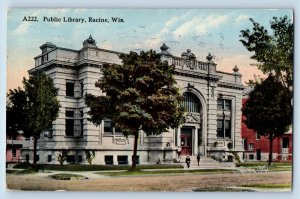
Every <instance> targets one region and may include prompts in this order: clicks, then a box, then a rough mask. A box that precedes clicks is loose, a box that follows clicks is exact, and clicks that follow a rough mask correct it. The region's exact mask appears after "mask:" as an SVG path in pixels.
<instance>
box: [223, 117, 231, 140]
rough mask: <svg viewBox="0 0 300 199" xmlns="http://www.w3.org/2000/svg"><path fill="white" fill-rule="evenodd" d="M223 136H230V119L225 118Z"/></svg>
mask: <svg viewBox="0 0 300 199" xmlns="http://www.w3.org/2000/svg"><path fill="white" fill-rule="evenodd" d="M224 122H225V137H226V138H231V121H230V120H225V121H224Z"/></svg>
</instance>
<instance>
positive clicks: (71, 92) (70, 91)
mask: <svg viewBox="0 0 300 199" xmlns="http://www.w3.org/2000/svg"><path fill="white" fill-rule="evenodd" d="M74 85H75V84H74V83H71V82H66V96H68V97H74Z"/></svg>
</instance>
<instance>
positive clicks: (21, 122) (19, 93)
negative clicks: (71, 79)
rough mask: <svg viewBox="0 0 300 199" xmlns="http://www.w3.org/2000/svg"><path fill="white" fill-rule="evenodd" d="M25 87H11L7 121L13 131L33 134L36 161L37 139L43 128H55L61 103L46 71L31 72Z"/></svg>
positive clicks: (34, 162)
mask: <svg viewBox="0 0 300 199" xmlns="http://www.w3.org/2000/svg"><path fill="white" fill-rule="evenodd" d="M23 86H24V89H21V88H18V89H14V90H9V93H8V95H7V96H8V101H9V102H8V103H7V124H8V128H9V129H10V130H11V131H12V132H15V131H23V132H24V135H25V136H26V137H30V136H32V137H33V164H34V165H35V164H36V162H37V157H36V152H37V140H38V138H39V136H40V134H41V133H42V132H43V131H46V130H48V131H50V130H51V129H52V122H53V121H54V120H55V119H56V118H57V116H58V111H59V107H60V105H59V102H58V99H57V89H56V88H55V87H54V84H53V81H52V79H51V78H50V77H49V76H47V75H45V74H42V73H36V74H30V76H29V79H28V80H27V79H25V78H24V79H23Z"/></svg>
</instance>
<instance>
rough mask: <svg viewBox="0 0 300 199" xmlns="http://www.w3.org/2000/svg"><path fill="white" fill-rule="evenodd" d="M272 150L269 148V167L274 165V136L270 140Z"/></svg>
mask: <svg viewBox="0 0 300 199" xmlns="http://www.w3.org/2000/svg"><path fill="white" fill-rule="evenodd" d="M269 140H270V148H269V161H268V165H269V166H271V164H272V160H273V140H274V139H273V136H272V135H271V136H270V138H269Z"/></svg>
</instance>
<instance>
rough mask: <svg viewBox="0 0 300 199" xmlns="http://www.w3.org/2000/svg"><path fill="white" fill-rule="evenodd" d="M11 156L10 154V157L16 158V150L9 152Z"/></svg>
mask: <svg viewBox="0 0 300 199" xmlns="http://www.w3.org/2000/svg"><path fill="white" fill-rule="evenodd" d="M11 154H12V157H14V158H15V157H16V156H17V150H16V149H12V150H11Z"/></svg>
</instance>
